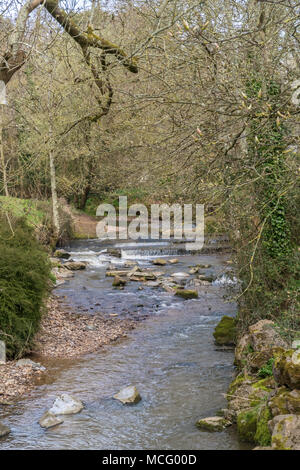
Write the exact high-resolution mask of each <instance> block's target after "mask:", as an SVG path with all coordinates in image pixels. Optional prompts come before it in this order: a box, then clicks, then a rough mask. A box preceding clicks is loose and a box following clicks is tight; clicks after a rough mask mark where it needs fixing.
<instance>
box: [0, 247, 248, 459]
mask: <svg viewBox="0 0 300 470" xmlns="http://www.w3.org/2000/svg"><path fill="white" fill-rule="evenodd" d="M129 248H131V250H132V252H131V254H132V256H133V257H134V256H135V258H134V259H138V260H139V262H140V264H141V266H142V267H149V266H151V258H152V257H153V256H154V254H155V253H156V251H155V250H156V248H155V247H154V248H153V247H148V248H149V249H148V253H147V254H146V253H145V245H144V244H143V245H137V244H133V245H132V244H131V247H129V246H128V249H129ZM139 248H141V249H143V252H142V253H139ZM68 249H70V250H71V251H72V258H73V259H81V260H88V261H89V262H90V265H89V267H88V269H87V270H86V271H83V272H79V273H76V274H75V277H74V278H73V279H71V280H70V281H68V282H67V283H66V284H64V285H63V286H61V287H60V288H58V289H56V294H57V295H58V296H60V297H61V298H65V301H66V302H67V303H68V304H69V305H70V306H71V307H73V306H76V307H77V308H79V307H81V308H82V310H85V311H88V312H90V314H91V315H97V314H99V313H97V312H103V313H104V314H106V315H107V316H109V315H110V314H111V313H118V314H119V316H120V318H122V317H123V316H124V317H129V318H130V317H132V316H133V317H134V318H137V319H138V318H145V317H147V319H146V321H144V322H141V323H138V326H137V328H136V329H135V330H134V331H133V332H131V333H130V334H129V335H128V338H126V339H124V340H122V341H120V342H118V343H116V344H112V345H109V346H107V347H106V348H102V349H100V350H99V351H98V352H96V353H94V354H91V355H89V356H85V357H84V358H83V359H81V360H73V361H62V360H56V361H46V360H41V361H40V362H42V363H43V364H45V365H46V366H47V368H48V373H47V375H46V376H45V378H44V380H43V383H41V384H40V385H39V386H38V387H36V389H35V390H34V391H33V392H32V394H31V396H30V397H27V398H26V399H23V400H22V401H20V402H19V403H18V404H16V405H11V406H5V407H2V409H1V410H0V420H1V422H3V423H5V424H8V425H9V426H10V427H11V429H12V433H11V434H10V435H9V436H8V437H6V438H3V439H2V440H1V441H0V448H2V449H33V448H34V449H120V450H123V449H185V450H188V449H191V450H195V449H239V448H241V446H240V444H239V443H238V441H237V437H236V433H235V430H234V429H233V428H228V429H226V430H225V431H224V432H221V433H207V432H200V431H199V430H198V429H197V428H196V427H195V421H196V419H197V418H201V417H207V416H214V415H215V414H216V412H217V411H218V410H219V409H220V408H223V407H225V406H226V400H225V398H224V393H225V392H226V389H227V387H228V385H229V382H230V380H231V379H232V376H233V366H232V362H233V353H232V351H223V350H221V349H219V348H217V347H216V346H215V344H214V341H213V336H212V332H213V329H214V327H215V325H216V323H217V322H218V320H219V319H220V317H221V316H222V315H224V314H228V315H234V313H235V308H236V307H235V305H234V304H232V303H228V302H225V301H224V299H223V295H224V289H223V287H222V286H223V284H224V282H222V283H220V284H216V285H214V286H209V287H205V288H202V290H201V291H200V294H199V299H197V300H188V301H184V300H182V299H180V298H176V297H173V296H171V295H170V294H169V293H167V292H165V291H163V290H162V289H161V288H150V287H145V288H144V289H143V290H138V286H139V285H140V283H135V282H132V283H130V284H128V285H127V286H126V287H125V290H124V291H119V290H115V289H112V287H111V283H112V278H107V277H105V269H106V267H107V263H108V262H109V261H112V260H113V261H114V262H115V263H117V264H119V265H120V267H121V265H122V263H123V262H124V257H123V256H122V258H112V257H110V256H108V255H107V254H105V253H101V251H102V249H103V247H102V246H101V244H100V242H99V241H96V242H94V241H81V242H76V243H75V242H74V244H72V245H71V246H70V247H68ZM121 249H122V255H124V252H125V258H127V259H128V257H126V253H127V254H128V251H130V250H127V248H126V246H125V247H124V246H121ZM167 249H168V246H166V250H167ZM151 250H152V251H151ZM153 250H154V251H153ZM153 253H154V254H153ZM164 254H168V252H167V251H165V253H164ZM178 258H179V260H180V262H179V263H178V264H176V265H172V266H171V265H169V266H168V267H162V268H161V267H155V270H162V271H165V272H166V273H168V274H171V273H172V272H173V273H174V272H178V271H188V269H189V268H188V266H189V265H192V264H197V263H202V264H211V265H212V267H211V268H209V269H207V270H204V271H203V272H206V273H208V274H211V273H214V274H216V275H218V276H219V277H220V278H222V276H223V275H224V273H225V272H226V265H225V264H224V261H225V259H226V258H225V256H221V255H202V256H201V255H197V256H192V255H186V256H178ZM191 277H192V276H191ZM222 279H223V280H224V278H222ZM64 296H66V297H64ZM129 384H134V385H136V386H137V388H138V389H139V391H140V393H141V395H142V401H141V402H140V403H139V404H137V405H135V406H124V405H122V404H120V403H119V402H117V401H115V400H113V399H112V396H113V395H114V394H115V393H116V392H118V391H119V390H120V388H122V387H123V386H126V385H129ZM64 392H67V393H72V394H73V395H74V396H76V397H78V398H80V399H82V400H83V401H84V403H85V408H84V410H83V411H82V412H81V413H80V414H78V415H73V416H66V417H65V421H64V423H63V424H62V425H60V426H58V427H56V428H52V429H48V430H43V429H42V428H41V427H40V426H39V424H38V420H39V418H40V417H41V415H42V414H43V413H44V411H45V410H47V409H49V408H50V407H51V404H52V403H53V400H54V399H55V397H56V396H57V395H59V394H61V393H64Z"/></svg>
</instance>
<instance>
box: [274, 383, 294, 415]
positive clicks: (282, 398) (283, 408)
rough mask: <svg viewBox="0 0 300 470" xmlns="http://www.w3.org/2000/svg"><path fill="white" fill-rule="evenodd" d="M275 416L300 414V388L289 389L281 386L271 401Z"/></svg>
mask: <svg viewBox="0 0 300 470" xmlns="http://www.w3.org/2000/svg"><path fill="white" fill-rule="evenodd" d="M269 407H270V409H271V411H272V415H273V416H277V415H286V414H300V390H292V391H290V390H288V389H286V388H285V387H281V388H280V389H279V390H278V391H277V393H276V395H275V396H274V397H272V398H271V400H270V401H269Z"/></svg>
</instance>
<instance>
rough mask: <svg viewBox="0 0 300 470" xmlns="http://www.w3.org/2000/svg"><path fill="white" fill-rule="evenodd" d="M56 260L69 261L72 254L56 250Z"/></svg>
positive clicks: (54, 254)
mask: <svg viewBox="0 0 300 470" xmlns="http://www.w3.org/2000/svg"><path fill="white" fill-rule="evenodd" d="M53 256H54V258H62V259H69V258H70V257H71V255H70V253H68V252H67V251H66V250H63V249H61V250H55V252H54V253H53Z"/></svg>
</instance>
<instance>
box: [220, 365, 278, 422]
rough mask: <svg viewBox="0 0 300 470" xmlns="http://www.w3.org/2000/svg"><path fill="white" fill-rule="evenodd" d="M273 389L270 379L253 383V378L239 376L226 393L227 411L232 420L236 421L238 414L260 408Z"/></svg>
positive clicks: (271, 379)
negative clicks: (252, 408)
mask: <svg viewBox="0 0 300 470" xmlns="http://www.w3.org/2000/svg"><path fill="white" fill-rule="evenodd" d="M274 387H275V381H274V379H273V378H272V377H268V378H267V379H263V380H260V381H258V382H255V377H251V376H248V375H243V374H240V375H238V376H237V377H236V379H235V380H234V381H233V382H232V383H231V385H230V387H229V390H228V393H227V400H228V410H229V413H230V415H231V416H233V418H232V420H233V421H236V420H237V416H238V415H239V413H241V412H243V411H246V410H249V408H251V407H256V406H262V404H265V403H266V402H267V400H268V398H269V397H270V395H271V392H272V391H273V388H274Z"/></svg>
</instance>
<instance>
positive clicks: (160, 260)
mask: <svg viewBox="0 0 300 470" xmlns="http://www.w3.org/2000/svg"><path fill="white" fill-rule="evenodd" d="M152 264H155V265H157V266H165V265H166V264H167V261H166V260H165V259H163V258H156V259H154V260H153V261H152Z"/></svg>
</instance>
